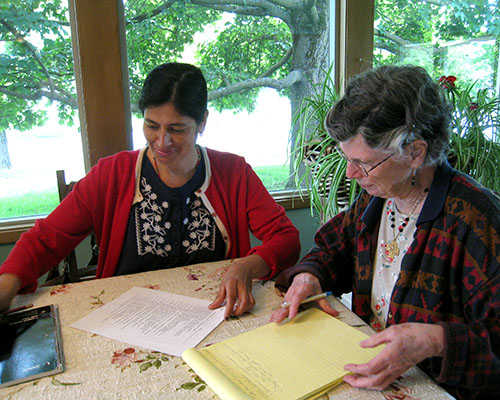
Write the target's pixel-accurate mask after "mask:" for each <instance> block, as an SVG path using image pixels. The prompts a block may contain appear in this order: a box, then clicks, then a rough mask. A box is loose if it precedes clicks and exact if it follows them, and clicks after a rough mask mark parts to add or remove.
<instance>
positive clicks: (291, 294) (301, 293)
mask: <svg viewBox="0 0 500 400" xmlns="http://www.w3.org/2000/svg"><path fill="white" fill-rule="evenodd" d="M321 292H322V290H321V285H320V283H319V280H318V278H316V277H315V276H314V275H313V274H311V273H309V272H303V273H301V274H297V275H295V277H294V278H293V282H292V285H291V286H290V287H289V288H288V291H287V292H286V294H285V298H284V300H285V301H286V302H287V303H288V304H290V305H289V306H288V307H280V308H278V309H276V310H274V312H273V313H272V314H271V318H270V319H269V321H270V322H281V321H283V320H284V319H285V318H287V317H288V318H290V319H292V318H293V317H295V316H296V315H297V313H298V311H299V307H300V302H301V301H302V300H304V299H305V298H307V297H310V296H314V295H316V294H320V293H321ZM317 303H318V305H319V306H320V307H321V309H322V310H323V311H324V312H326V313H327V314H330V315H332V316H334V317H336V316H337V315H339V313H338V311H336V310H334V309H333V308H332V306H330V303H328V300H327V299H326V298H323V299H321V300H317Z"/></svg>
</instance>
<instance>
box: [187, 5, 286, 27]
mask: <svg viewBox="0 0 500 400" xmlns="http://www.w3.org/2000/svg"><path fill="white" fill-rule="evenodd" d="M191 3H193V4H197V5H199V6H204V7H208V8H213V9H214V10H218V11H225V12H230V13H235V14H243V15H254V16H258V17H263V16H270V17H275V18H279V19H281V20H282V21H284V22H285V23H287V24H290V23H291V15H290V13H289V12H288V10H287V9H284V8H282V7H280V6H277V5H276V4H273V2H272V1H268V0H191Z"/></svg>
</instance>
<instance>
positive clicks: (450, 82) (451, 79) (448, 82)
mask: <svg viewBox="0 0 500 400" xmlns="http://www.w3.org/2000/svg"><path fill="white" fill-rule="evenodd" d="M456 80H457V78H456V76H453V75H449V76H444V75H443V76H442V77H441V78H439V80H438V83H439V84H440V85H441V86H442V87H444V88H446V89H455V81H456Z"/></svg>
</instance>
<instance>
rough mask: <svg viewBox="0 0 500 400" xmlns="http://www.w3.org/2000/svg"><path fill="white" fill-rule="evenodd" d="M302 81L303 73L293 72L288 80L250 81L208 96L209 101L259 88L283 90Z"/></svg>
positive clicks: (261, 79) (266, 79)
mask: <svg viewBox="0 0 500 400" xmlns="http://www.w3.org/2000/svg"><path fill="white" fill-rule="evenodd" d="M300 80H302V73H301V72H299V71H292V72H290V73H289V74H288V76H287V77H286V78H283V79H281V80H279V79H272V78H257V79H248V80H246V81H241V82H238V83H235V84H234V85H230V86H226V87H224V88H221V89H217V90H213V91H212V92H210V93H209V94H208V100H209V101H212V100H216V99H219V98H221V97H224V96H229V95H231V94H234V93H238V92H243V91H247V90H250V89H254V88H257V87H270V88H274V89H276V90H283V89H286V88H289V87H290V86H292V85H293V84H294V83H296V82H298V81H300Z"/></svg>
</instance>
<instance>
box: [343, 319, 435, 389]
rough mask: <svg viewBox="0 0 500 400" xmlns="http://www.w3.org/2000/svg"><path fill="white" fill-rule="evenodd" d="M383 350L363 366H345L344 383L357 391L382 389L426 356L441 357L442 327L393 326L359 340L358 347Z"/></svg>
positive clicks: (419, 324)
mask: <svg viewBox="0 0 500 400" xmlns="http://www.w3.org/2000/svg"><path fill="white" fill-rule="evenodd" d="M382 343H385V348H384V349H383V350H382V351H381V352H380V353H379V354H378V355H377V356H376V357H374V358H373V359H371V360H370V361H369V362H368V363H366V364H347V365H345V366H344V369H346V370H347V371H350V372H353V373H354V375H347V376H345V377H344V381H345V382H347V383H349V384H350V385H351V386H354V387H358V388H367V389H377V390H383V389H385V388H386V387H387V386H389V385H390V384H391V383H392V382H394V380H395V379H397V378H398V377H399V376H401V374H402V373H403V372H405V371H407V370H408V369H409V368H411V367H413V366H414V365H416V364H418V363H419V362H421V361H423V360H424V359H426V358H429V357H442V356H443V353H444V328H443V327H442V326H440V325H434V324H424V323H404V324H400V325H393V326H391V327H389V328H387V329H386V330H384V331H382V332H380V333H377V334H375V335H373V336H371V337H369V338H368V339H366V340H364V341H362V342H361V343H360V344H361V347H375V346H378V345H379V344H382Z"/></svg>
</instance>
